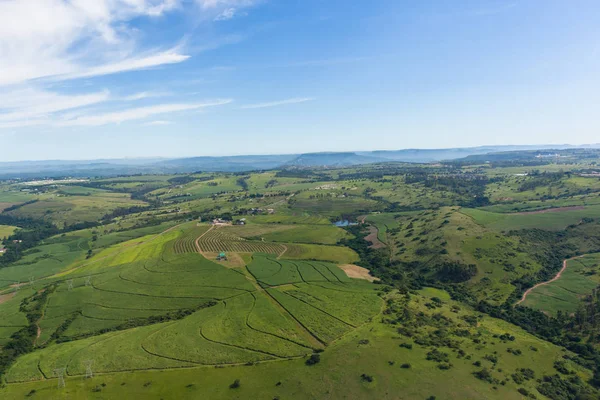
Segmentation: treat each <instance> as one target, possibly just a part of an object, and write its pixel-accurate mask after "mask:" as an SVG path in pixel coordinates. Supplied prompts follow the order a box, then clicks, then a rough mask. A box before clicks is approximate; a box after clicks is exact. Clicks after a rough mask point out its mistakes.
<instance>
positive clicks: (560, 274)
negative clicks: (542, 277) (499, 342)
mask: <svg viewBox="0 0 600 400" xmlns="http://www.w3.org/2000/svg"><path fill="white" fill-rule="evenodd" d="M582 257H584V256H579V257H573V258H568V259H566V260H564V261H563V267H562V268H561V269H560V271H558V274H556V276H555V277H554V278H552V279H550V280H549V281H546V282H542V283H538V284H537V285H535V286H534V287H532V288H530V289H527V291H526V292H525V293H523V297H522V298H521V300H519V301H518V302H517V304H515V305H516V306H518V305H519V304H521V303H523V302H524V301H525V300H526V299H527V296H528V295H529V294H530V293H531V292H533V291H534V290H535V289H537V288H539V287H540V286H544V285H548V284H549V283H552V282H556V281H557V280H559V279H560V277H561V276H562V274H563V272H565V270H566V269H567V263H568V262H569V261H571V260H575V259H577V258H582Z"/></svg>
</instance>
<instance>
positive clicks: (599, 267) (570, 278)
mask: <svg viewBox="0 0 600 400" xmlns="http://www.w3.org/2000/svg"><path fill="white" fill-rule="evenodd" d="M599 274H600V255H598V254H591V255H586V256H584V257H582V258H575V259H572V260H569V261H567V268H566V269H565V271H564V272H563V273H562V274H561V276H560V278H559V279H557V280H556V281H554V282H551V283H549V284H547V285H543V286H539V287H537V288H536V289H534V290H533V291H532V292H531V293H529V294H528V295H527V298H526V300H525V301H524V302H523V303H521V305H523V306H526V307H531V308H535V309H538V310H542V311H544V312H547V313H550V314H552V315H556V313H557V312H558V311H561V312H563V313H566V314H571V313H574V312H575V311H577V309H578V308H579V306H580V305H581V301H582V299H583V298H585V297H586V296H588V295H591V294H592V292H593V291H594V289H596V288H597V287H598V285H600V276H599Z"/></svg>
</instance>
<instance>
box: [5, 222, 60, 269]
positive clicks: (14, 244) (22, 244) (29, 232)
mask: <svg viewBox="0 0 600 400" xmlns="http://www.w3.org/2000/svg"><path fill="white" fill-rule="evenodd" d="M0 225H13V226H19V227H20V228H21V229H17V230H16V231H15V232H14V233H13V234H12V235H10V236H9V237H8V238H6V239H5V240H3V245H4V247H5V248H6V253H4V255H3V256H2V257H0V268H2V267H6V266H7V265H9V264H11V263H13V262H15V261H18V260H20V259H21V257H22V256H23V253H24V252H25V251H26V250H28V249H30V248H32V247H34V246H36V245H37V244H38V243H39V242H40V241H42V240H44V239H46V238H49V237H50V236H54V235H56V234H58V233H61V232H63V230H61V229H59V228H58V227H57V226H56V225H54V224H52V223H50V222H46V221H40V220H35V219H31V218H16V217H12V216H10V215H6V214H0Z"/></svg>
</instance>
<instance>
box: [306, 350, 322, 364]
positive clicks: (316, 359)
mask: <svg viewBox="0 0 600 400" xmlns="http://www.w3.org/2000/svg"><path fill="white" fill-rule="evenodd" d="M319 362H321V355H319V354H316V353H315V354H311V356H310V357H309V358H308V360H306V365H315V364H318V363H319Z"/></svg>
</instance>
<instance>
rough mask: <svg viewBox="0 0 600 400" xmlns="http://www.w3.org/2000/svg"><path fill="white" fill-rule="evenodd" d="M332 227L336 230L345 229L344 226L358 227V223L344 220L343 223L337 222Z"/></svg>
mask: <svg viewBox="0 0 600 400" xmlns="http://www.w3.org/2000/svg"><path fill="white" fill-rule="evenodd" d="M334 225H335V226H337V227H338V228H345V227H346V226H354V225H358V222H350V221H348V220H347V219H345V220H343V221H337V222H336V223H334Z"/></svg>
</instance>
